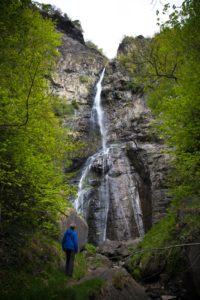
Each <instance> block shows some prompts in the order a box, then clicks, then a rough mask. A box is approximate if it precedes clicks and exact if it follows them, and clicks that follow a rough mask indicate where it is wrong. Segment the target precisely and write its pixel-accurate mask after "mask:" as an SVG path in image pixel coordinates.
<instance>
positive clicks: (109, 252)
mask: <svg viewBox="0 0 200 300" xmlns="http://www.w3.org/2000/svg"><path fill="white" fill-rule="evenodd" d="M140 241H141V239H140V238H138V239H134V240H128V241H120V242H119V241H110V240H106V241H105V242H103V243H101V244H100V245H99V247H98V248H97V252H98V253H101V254H102V255H105V256H107V257H109V259H111V260H114V261H119V260H121V259H125V258H126V257H128V256H130V255H131V254H132V252H133V248H134V247H135V246H136V245H137V244H138V243H139V242H140Z"/></svg>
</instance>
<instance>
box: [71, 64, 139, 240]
mask: <svg viewBox="0 0 200 300" xmlns="http://www.w3.org/2000/svg"><path fill="white" fill-rule="evenodd" d="M104 73H105V69H104V70H103V71H102V73H101V75H100V78H99V80H98V82H97V84H96V94H95V97H94V103H93V106H92V110H91V118H90V124H91V131H92V132H93V135H94V136H95V134H96V137H98V139H99V140H101V148H100V149H99V150H98V151H97V153H95V154H93V155H92V156H90V157H89V158H88V159H87V161H86V162H85V165H84V167H83V169H82V173H81V177H80V181H79V186H78V194H77V197H76V199H75V200H74V202H73V204H74V207H75V208H76V210H77V211H78V212H79V213H80V214H82V215H83V217H84V218H85V219H86V220H87V222H88V224H89V241H90V242H94V243H97V244H98V243H99V242H102V241H104V240H105V239H106V238H110V239H117V240H123V239H130V238H133V237H137V236H142V235H143V234H144V229H143V220H142V210H141V207H140V198H139V192H138V188H137V182H136V178H135V177H134V174H133V170H132V169H131V166H130V163H129V160H128V159H127V157H126V154H125V151H124V149H123V148H120V145H114V144H113V145H109V146H108V145H107V129H106V126H105V114H104V110H103V108H102V103H101V91H102V81H103V78H104ZM98 133H99V134H98ZM97 134H98V136H97ZM116 224H117V225H116Z"/></svg>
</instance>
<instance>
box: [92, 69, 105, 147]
mask: <svg viewBox="0 0 200 300" xmlns="http://www.w3.org/2000/svg"><path fill="white" fill-rule="evenodd" d="M104 73H105V68H104V69H103V72H102V73H101V76H100V79H99V81H98V82H97V85H96V95H95V98H94V104H93V107H92V114H91V119H92V122H93V123H96V122H97V124H98V126H99V129H100V133H101V145H102V149H103V152H105V151H106V130H105V125H104V112H103V109H102V105H101V90H102V85H101V83H102V80H103V77H104Z"/></svg>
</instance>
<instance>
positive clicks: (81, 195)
mask: <svg viewBox="0 0 200 300" xmlns="http://www.w3.org/2000/svg"><path fill="white" fill-rule="evenodd" d="M104 73H105V69H104V70H103V71H102V73H101V76H100V78H99V81H98V82H97V85H96V95H95V98H94V103H93V107H92V111H91V122H92V124H93V126H94V129H95V130H96V128H97V127H98V131H100V138H101V147H102V148H101V149H100V150H99V151H98V152H97V153H95V154H94V155H92V156H90V157H89V158H88V159H87V161H86V163H85V165H84V167H83V170H82V174H81V178H80V181H79V186H78V194H77V197H76V199H75V200H74V207H75V208H76V210H77V211H78V212H79V213H81V214H82V215H83V216H84V217H85V218H86V217H87V209H88V207H89V200H88V199H87V196H88V191H90V190H91V186H90V184H89V182H88V181H89V175H90V171H91V168H92V166H93V164H94V163H95V161H96V160H99V159H101V160H102V161H103V163H102V179H101V180H102V181H101V186H100V187H99V188H98V197H99V199H100V200H99V204H100V208H101V213H100V214H101V217H100V223H101V224H99V227H100V228H101V232H100V233H98V234H99V236H101V238H100V239H101V240H105V239H106V238H107V221H108V213H109V206H110V194H109V193H110V190H109V189H110V184H112V182H113V180H112V181H110V177H109V174H108V173H106V170H107V167H108V168H110V169H111V168H112V160H111V157H110V155H111V148H112V146H110V147H107V136H106V135H107V132H106V127H105V116H104V111H103V108H102V105H101V91H102V81H103V78H104ZM96 125H97V126H96ZM126 165H127V163H126ZM129 169H130V166H129V167H128V171H129V172H130V170H129ZM90 178H91V177H90ZM128 180H130V182H131V186H130V187H129V188H130V190H131V192H133V193H132V194H133V195H134V199H132V204H131V206H132V209H133V212H134V216H135V221H136V224H137V227H138V231H139V234H140V235H143V234H144V229H143V221H142V212H141V208H140V198H139V193H138V190H137V188H136V185H135V182H132V181H133V180H132V179H131V178H129V179H128ZM131 180H132V181H131ZM133 189H134V191H133ZM114 201H115V203H116V204H115V205H116V207H118V210H119V214H120V216H121V218H122V219H123V224H124V226H125V230H126V232H127V236H128V237H129V238H131V231H130V225H129V224H128V222H127V220H126V215H125V211H124V208H123V206H122V203H121V202H120V201H121V199H120V197H119V195H115V197H114Z"/></svg>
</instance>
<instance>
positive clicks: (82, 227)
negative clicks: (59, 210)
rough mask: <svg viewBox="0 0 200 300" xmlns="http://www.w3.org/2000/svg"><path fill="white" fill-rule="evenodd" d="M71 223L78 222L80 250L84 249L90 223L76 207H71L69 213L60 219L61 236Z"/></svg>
mask: <svg viewBox="0 0 200 300" xmlns="http://www.w3.org/2000/svg"><path fill="white" fill-rule="evenodd" d="M71 223H75V224H76V231H77V233H78V241H79V250H81V249H83V247H84V246H85V244H87V241H88V225H87V223H86V221H85V220H84V219H83V218H82V217H81V216H80V215H78V214H77V212H76V211H75V209H71V210H70V211H69V212H67V215H64V216H63V217H62V218H61V220H60V231H61V237H62V236H63V234H64V232H65V231H66V230H67V228H68V227H69V225H70V224H71Z"/></svg>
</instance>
